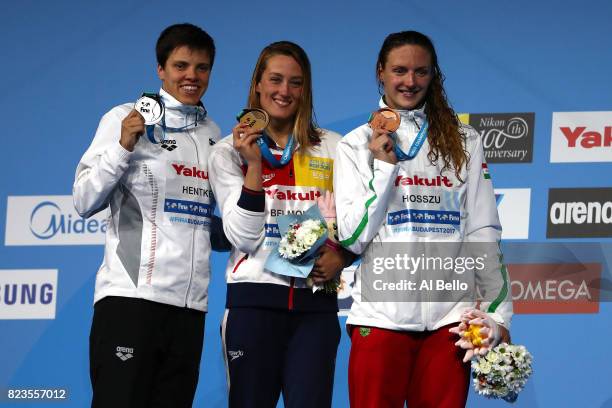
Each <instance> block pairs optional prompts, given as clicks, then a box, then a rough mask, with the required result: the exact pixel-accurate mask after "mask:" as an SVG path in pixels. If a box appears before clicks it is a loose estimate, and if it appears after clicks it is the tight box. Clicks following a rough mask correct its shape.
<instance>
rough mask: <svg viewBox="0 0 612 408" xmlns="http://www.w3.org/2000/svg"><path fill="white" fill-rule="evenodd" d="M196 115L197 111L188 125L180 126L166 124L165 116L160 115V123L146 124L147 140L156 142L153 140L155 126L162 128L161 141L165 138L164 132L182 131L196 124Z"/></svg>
mask: <svg viewBox="0 0 612 408" xmlns="http://www.w3.org/2000/svg"><path fill="white" fill-rule="evenodd" d="M198 116H199V112H196V119H195V120H194V121H193V122H191V123H190V124H188V125H185V126H181V127H170V126H166V117H165V115H164V117H162V120H161V124H160V125H147V126H146V128H145V130H146V131H147V137H148V138H149V140H150V141H151V143H154V144H157V143H158V142H157V140H155V126H159V127H161V129H162V139H161V141H162V142H163V141H164V140H166V132H171V133H174V132H182V131H183V130H185V129H187V128H189V127H191V126H194V127H195V126H198ZM204 117H206V111H204Z"/></svg>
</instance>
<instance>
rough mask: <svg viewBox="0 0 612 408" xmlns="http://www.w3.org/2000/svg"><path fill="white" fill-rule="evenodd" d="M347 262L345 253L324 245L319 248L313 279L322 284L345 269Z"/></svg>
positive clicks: (312, 274)
mask: <svg viewBox="0 0 612 408" xmlns="http://www.w3.org/2000/svg"><path fill="white" fill-rule="evenodd" d="M345 264H346V259H344V255H343V254H342V253H341V252H338V251H336V250H334V249H331V248H330V247H328V246H327V245H323V246H322V247H321V248H320V249H319V252H318V258H317V260H316V261H315V264H314V267H313V268H312V272H311V274H310V276H311V277H312V281H313V282H314V283H316V284H322V283H324V282H327V281H328V280H331V279H333V278H335V277H336V275H337V274H338V273H339V272H340V271H341V270H342V269H344V265H345Z"/></svg>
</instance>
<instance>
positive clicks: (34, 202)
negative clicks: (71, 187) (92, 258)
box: [5, 196, 107, 245]
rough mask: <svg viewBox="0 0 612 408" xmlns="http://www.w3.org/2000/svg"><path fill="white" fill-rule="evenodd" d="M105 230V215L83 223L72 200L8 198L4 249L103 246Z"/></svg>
mask: <svg viewBox="0 0 612 408" xmlns="http://www.w3.org/2000/svg"><path fill="white" fill-rule="evenodd" d="M106 228H107V211H102V212H100V213H98V214H96V215H94V216H92V217H90V218H89V219H85V218H83V217H81V216H80V215H79V214H77V212H76V211H75V209H74V204H73V202H72V196H20V197H16V196H12V197H8V201H7V214H6V233H5V244H6V245H97V244H104V239H105V233H106Z"/></svg>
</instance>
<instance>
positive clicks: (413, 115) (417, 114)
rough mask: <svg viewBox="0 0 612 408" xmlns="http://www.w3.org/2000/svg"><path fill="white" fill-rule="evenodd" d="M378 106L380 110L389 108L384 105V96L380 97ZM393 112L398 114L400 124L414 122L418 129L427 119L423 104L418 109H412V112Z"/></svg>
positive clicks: (399, 110) (397, 110)
mask: <svg viewBox="0 0 612 408" xmlns="http://www.w3.org/2000/svg"><path fill="white" fill-rule="evenodd" d="M378 106H379V107H381V108H389V106H387V104H386V103H385V100H384V96H381V97H380V101H379V102H378ZM394 110H395V111H396V112H397V113H399V114H400V117H401V119H402V122H406V121H413V120H415V121H416V122H417V123H418V125H419V127H420V126H422V125H423V123H425V120H426V119H427V115H426V114H425V104H423V106H421V107H420V108H419V109H413V110H403V109H394Z"/></svg>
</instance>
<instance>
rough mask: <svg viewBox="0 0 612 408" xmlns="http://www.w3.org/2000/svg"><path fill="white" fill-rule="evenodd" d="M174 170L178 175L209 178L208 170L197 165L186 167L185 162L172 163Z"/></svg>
mask: <svg viewBox="0 0 612 408" xmlns="http://www.w3.org/2000/svg"><path fill="white" fill-rule="evenodd" d="M172 167H173V168H174V171H176V174H177V175H178V176H186V177H195V178H199V179H202V180H208V172H207V171H205V170H200V169H198V168H197V167H196V166H191V167H186V166H185V165H183V164H174V163H173V164H172Z"/></svg>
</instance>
